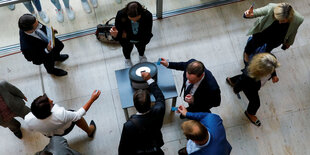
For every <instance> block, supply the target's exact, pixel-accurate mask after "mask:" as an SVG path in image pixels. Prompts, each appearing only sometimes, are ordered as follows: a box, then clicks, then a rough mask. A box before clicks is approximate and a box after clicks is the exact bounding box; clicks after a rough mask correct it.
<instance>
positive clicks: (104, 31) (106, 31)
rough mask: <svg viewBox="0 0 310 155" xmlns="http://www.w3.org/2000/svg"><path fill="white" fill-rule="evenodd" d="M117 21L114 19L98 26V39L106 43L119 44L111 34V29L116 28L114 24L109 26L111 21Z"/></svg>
mask: <svg viewBox="0 0 310 155" xmlns="http://www.w3.org/2000/svg"><path fill="white" fill-rule="evenodd" d="M113 19H115V17H112V18H111V19H109V20H108V21H107V22H106V23H105V24H99V25H97V30H96V33H95V35H96V37H97V39H98V40H99V41H101V42H104V43H118V41H116V40H114V39H113V37H112V36H111V34H110V29H111V28H112V27H113V26H114V24H109V22H110V21H111V20H113Z"/></svg>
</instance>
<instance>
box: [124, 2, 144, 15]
mask: <svg viewBox="0 0 310 155" xmlns="http://www.w3.org/2000/svg"><path fill="white" fill-rule="evenodd" d="M144 10H145V9H144V7H143V6H142V5H141V4H140V3H139V2H136V1H132V2H129V3H128V4H127V5H126V7H125V11H126V13H127V15H128V16H129V17H137V16H139V15H141V14H142V12H143V11H144Z"/></svg>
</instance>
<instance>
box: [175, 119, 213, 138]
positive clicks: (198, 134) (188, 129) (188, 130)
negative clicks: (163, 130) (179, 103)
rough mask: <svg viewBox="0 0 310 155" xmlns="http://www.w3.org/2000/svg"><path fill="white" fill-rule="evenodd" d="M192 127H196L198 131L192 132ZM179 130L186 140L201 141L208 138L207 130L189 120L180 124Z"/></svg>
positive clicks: (198, 123)
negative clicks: (180, 129)
mask: <svg viewBox="0 0 310 155" xmlns="http://www.w3.org/2000/svg"><path fill="white" fill-rule="evenodd" d="M194 127H198V130H196V131H194ZM181 128H182V130H183V133H184V135H185V136H186V138H188V139H191V140H195V141H203V140H205V139H206V138H208V130H207V128H206V127H205V126H203V125H202V124H201V123H200V122H198V121H195V120H189V121H185V122H183V123H182V125H181Z"/></svg>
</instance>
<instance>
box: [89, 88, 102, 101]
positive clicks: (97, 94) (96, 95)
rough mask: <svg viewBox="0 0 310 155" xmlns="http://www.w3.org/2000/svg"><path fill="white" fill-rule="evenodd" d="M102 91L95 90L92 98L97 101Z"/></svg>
mask: <svg viewBox="0 0 310 155" xmlns="http://www.w3.org/2000/svg"><path fill="white" fill-rule="evenodd" d="M100 94H101V91H100V90H94V92H93V93H92V94H91V97H90V99H91V100H93V101H96V100H97V99H98V97H99V96H100Z"/></svg>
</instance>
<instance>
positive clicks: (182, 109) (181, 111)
mask: <svg viewBox="0 0 310 155" xmlns="http://www.w3.org/2000/svg"><path fill="white" fill-rule="evenodd" d="M178 112H179V113H181V115H183V116H184V117H186V113H187V109H186V108H185V107H184V105H180V106H179V108H178Z"/></svg>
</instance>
